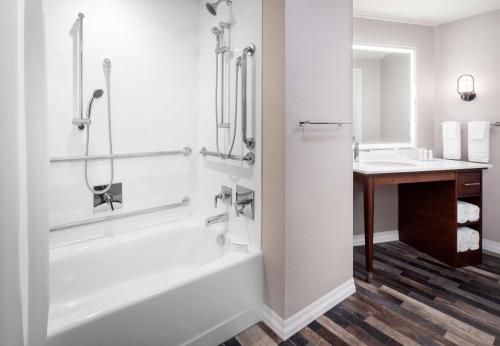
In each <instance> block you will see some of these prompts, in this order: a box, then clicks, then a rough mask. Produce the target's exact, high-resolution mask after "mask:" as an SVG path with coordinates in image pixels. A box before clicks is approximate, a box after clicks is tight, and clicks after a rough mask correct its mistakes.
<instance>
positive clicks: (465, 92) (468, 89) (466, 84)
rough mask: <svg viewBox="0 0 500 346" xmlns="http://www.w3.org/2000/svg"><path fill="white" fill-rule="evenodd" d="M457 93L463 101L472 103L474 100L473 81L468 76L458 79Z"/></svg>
mask: <svg viewBox="0 0 500 346" xmlns="http://www.w3.org/2000/svg"><path fill="white" fill-rule="evenodd" d="M457 93H458V94H459V95H460V97H461V98H462V100H464V101H472V100H474V99H475V98H476V90H475V80H474V77H473V76H472V75H470V74H464V75H461V76H460V77H458V80H457Z"/></svg>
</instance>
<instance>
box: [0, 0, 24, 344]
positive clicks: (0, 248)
mask: <svg viewBox="0 0 500 346" xmlns="http://www.w3.org/2000/svg"><path fill="white" fill-rule="evenodd" d="M19 5H20V2H19V1H16V0H7V1H2V2H0V42H2V47H3V49H4V52H3V53H2V54H0V75H1V76H2V78H0V93H1V95H2V97H0V108H1V109H2V111H1V112H2V113H1V116H0V121H1V123H0V159H1V160H2V161H3V162H4V165H3V167H2V169H1V170H0V178H1V180H0V229H1V232H0V254H1V255H0V256H1V257H0V281H1V284H0V344H2V345H16V346H17V345H22V344H23V307H22V302H21V299H22V297H21V282H20V279H21V278H20V263H19V259H20V254H19V252H20V246H19V241H20V239H19V238H20V234H19V233H20V232H19V229H20V199H21V198H20V186H21V179H22V178H21V177H20V169H19V167H20V157H21V155H20V148H19V142H18V135H19V133H20V130H19V129H20V126H19V119H20V118H21V117H22V116H21V114H22V112H21V110H20V104H19V101H20V100H21V102H22V96H21V95H20V91H21V89H20V83H21V82H20V79H21V76H22V73H21V70H22V66H20V65H21V64H22V63H21V61H22V59H21V57H20V56H19V49H20V44H19V43H18V42H19V41H18V40H19V39H22V34H21V33H19V25H22V24H19V23H18V13H19V11H21V12H22V10H21V6H19Z"/></svg>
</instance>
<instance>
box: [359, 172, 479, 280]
mask: <svg viewBox="0 0 500 346" xmlns="http://www.w3.org/2000/svg"><path fill="white" fill-rule="evenodd" d="M486 168H488V167H487V166H486V165H485V166H484V167H481V168H475V169H456V170H432V171H421V172H397V173H373V174H372V173H367V172H362V171H356V168H355V171H354V181H355V182H357V183H359V184H361V185H362V186H363V198H364V221H365V256H366V269H367V279H368V280H371V278H372V274H373V228H374V198H375V186H379V185H397V186H398V197H399V206H398V230H399V240H400V241H402V242H404V243H406V244H408V245H410V246H412V247H414V248H416V249H418V250H420V251H422V252H424V253H426V254H429V255H430V256H432V257H434V258H436V259H438V260H440V261H442V262H444V263H446V264H448V265H450V266H453V267H464V266H469V265H477V264H480V263H481V259H482V215H480V218H479V221H477V222H472V223H466V224H458V222H457V201H459V200H463V201H466V202H469V203H472V204H475V205H477V206H479V207H480V208H481V214H482V171H483V169H486ZM463 226H467V227H470V228H472V229H474V230H476V231H478V232H479V234H480V246H479V249H478V250H474V251H471V250H469V251H467V252H458V251H457V229H458V228H459V227H463Z"/></svg>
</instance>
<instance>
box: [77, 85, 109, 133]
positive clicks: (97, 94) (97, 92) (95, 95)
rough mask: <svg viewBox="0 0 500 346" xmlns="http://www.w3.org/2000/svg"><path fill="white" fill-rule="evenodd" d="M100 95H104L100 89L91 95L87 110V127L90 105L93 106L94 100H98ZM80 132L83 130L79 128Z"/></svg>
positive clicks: (90, 111) (90, 113) (90, 110)
mask: <svg viewBox="0 0 500 346" xmlns="http://www.w3.org/2000/svg"><path fill="white" fill-rule="evenodd" d="M102 95H104V91H103V90H102V89H97V90H95V91H94V93H93V94H92V98H91V99H90V101H89V106H88V110H87V119H88V120H89V125H88V126H90V116H91V115H92V105H93V104H94V100H96V99H100V98H101V97H102ZM80 130H83V128H81V129H80Z"/></svg>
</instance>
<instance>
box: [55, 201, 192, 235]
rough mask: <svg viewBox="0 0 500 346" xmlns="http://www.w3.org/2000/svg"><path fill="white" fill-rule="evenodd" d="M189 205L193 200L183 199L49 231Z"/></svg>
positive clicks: (59, 226) (72, 223) (68, 224)
mask: <svg viewBox="0 0 500 346" xmlns="http://www.w3.org/2000/svg"><path fill="white" fill-rule="evenodd" d="M189 204H191V198H189V197H184V198H183V199H182V201H181V202H178V203H172V204H167V205H162V206H160V207H154V208H148V209H142V210H136V211H131V212H128V213H122V214H113V215H108V216H103V217H99V218H95V219H88V220H83V221H77V222H70V223H65V224H62V225H58V226H54V227H51V228H50V230H49V231H50V232H57V231H62V230H64V229H69V228H75V227H80V226H87V225H92V224H95V223H100V222H106V221H113V220H118V219H123V218H126V217H132V216H137V215H142V214H149V213H154V212H157V211H162V210H169V209H174V208H180V207H186V206H188V205H189Z"/></svg>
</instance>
